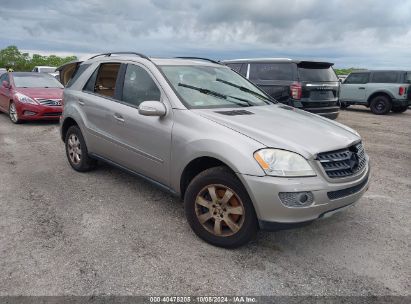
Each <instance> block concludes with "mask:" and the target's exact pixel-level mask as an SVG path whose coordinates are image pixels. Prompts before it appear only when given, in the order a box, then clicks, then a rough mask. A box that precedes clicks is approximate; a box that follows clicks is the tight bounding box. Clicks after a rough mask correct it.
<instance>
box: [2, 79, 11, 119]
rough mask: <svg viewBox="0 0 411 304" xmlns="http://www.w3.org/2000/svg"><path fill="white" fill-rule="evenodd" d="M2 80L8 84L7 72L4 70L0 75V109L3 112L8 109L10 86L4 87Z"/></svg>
mask: <svg viewBox="0 0 411 304" xmlns="http://www.w3.org/2000/svg"><path fill="white" fill-rule="evenodd" d="M3 81H6V82H7V83H8V84H9V86H10V79H9V74H8V73H7V72H6V73H4V74H2V75H1V76H0V109H1V110H2V111H3V112H8V111H9V108H8V107H9V101H10V98H11V96H10V87H5V86H4V85H3Z"/></svg>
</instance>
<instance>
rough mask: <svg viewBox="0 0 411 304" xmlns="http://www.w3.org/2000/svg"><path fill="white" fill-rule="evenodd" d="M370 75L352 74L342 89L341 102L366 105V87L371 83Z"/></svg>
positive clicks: (342, 85)
mask: <svg viewBox="0 0 411 304" xmlns="http://www.w3.org/2000/svg"><path fill="white" fill-rule="evenodd" d="M369 78H370V74H369V73H352V74H350V75H349V76H348V77H347V79H346V80H345V81H344V83H342V84H341V87H340V100H341V101H354V102H364V103H366V100H365V96H366V86H365V84H366V83H368V82H369Z"/></svg>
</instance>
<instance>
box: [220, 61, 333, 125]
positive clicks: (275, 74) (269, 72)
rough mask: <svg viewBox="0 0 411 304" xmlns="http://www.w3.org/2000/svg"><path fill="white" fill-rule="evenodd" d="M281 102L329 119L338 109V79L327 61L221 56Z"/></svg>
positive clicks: (234, 68)
mask: <svg viewBox="0 0 411 304" xmlns="http://www.w3.org/2000/svg"><path fill="white" fill-rule="evenodd" d="M222 63H223V64H225V65H227V66H229V67H230V68H232V69H233V70H234V71H236V72H237V73H239V74H241V75H242V76H244V77H246V78H247V79H249V80H250V81H252V82H253V83H255V84H256V85H257V86H259V87H260V88H261V89H262V90H264V91H265V92H266V93H267V94H269V95H270V96H272V97H273V98H275V99H276V100H278V101H279V102H281V103H284V104H287V105H290V106H293V107H296V108H301V109H303V110H306V111H309V112H312V113H316V114H319V115H322V116H325V117H328V118H331V119H335V118H337V116H338V112H339V108H340V105H339V101H338V95H339V81H338V78H337V75H336V74H335V72H334V70H333V68H332V66H333V63H330V62H316V61H302V60H292V59H287V58H259V59H236V60H225V61H222Z"/></svg>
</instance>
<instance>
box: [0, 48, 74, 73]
mask: <svg viewBox="0 0 411 304" xmlns="http://www.w3.org/2000/svg"><path fill="white" fill-rule="evenodd" d="M73 60H77V57H76V56H66V57H59V56H56V55H50V56H43V55H39V54H33V55H31V56H30V54H29V53H22V52H21V51H19V49H18V48H17V46H15V45H10V46H8V47H6V48H4V49H2V50H0V68H6V69H13V71H16V72H17V71H20V72H24V71H31V70H32V69H33V68H34V67H35V66H39V65H47V66H55V67H58V66H60V65H62V64H65V63H67V62H70V61H73Z"/></svg>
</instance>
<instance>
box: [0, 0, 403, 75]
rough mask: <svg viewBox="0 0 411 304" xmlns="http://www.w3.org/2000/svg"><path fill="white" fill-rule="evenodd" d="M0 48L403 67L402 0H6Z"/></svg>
mask: <svg viewBox="0 0 411 304" xmlns="http://www.w3.org/2000/svg"><path fill="white" fill-rule="evenodd" d="M1 2H2V3H1V4H0V20H1V25H2V26H1V28H2V30H1V31H0V48H4V47H5V46H7V45H10V44H14V45H17V46H18V48H19V49H22V50H29V51H30V52H34V51H35V52H39V53H42V54H50V53H56V54H76V55H78V56H79V57H85V56H86V55H88V54H93V53H98V52H104V51H124V50H132V51H139V52H144V53H146V54H148V55H149V56H161V57H169V56H178V55H180V56H183V55H185V56H189V55H191V56H204V57H209V58H214V59H229V58H244V57H247V58H249V57H291V58H304V59H317V60H329V61H332V62H335V63H336V66H337V67H351V66H355V67H364V68H411V1H409V0H390V1H388V0H387V1H385V0H341V1H340V0H327V1H321V0H286V1H275V0H272V1H270V0H252V1H251V0H202V1H201V0H199V1H196V0H192V1H188V0H124V1H122V0H117V1H115V0H112V1H109V0H68V1H66V0H48V1H47V0H44V1H41V0H37V1H35V0H11V1H1Z"/></svg>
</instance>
